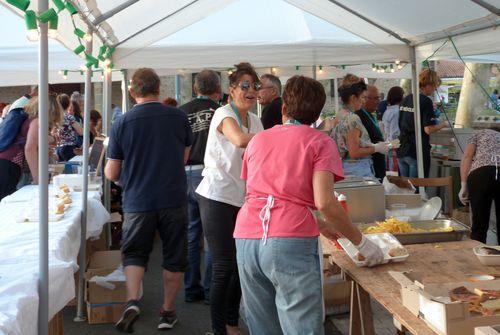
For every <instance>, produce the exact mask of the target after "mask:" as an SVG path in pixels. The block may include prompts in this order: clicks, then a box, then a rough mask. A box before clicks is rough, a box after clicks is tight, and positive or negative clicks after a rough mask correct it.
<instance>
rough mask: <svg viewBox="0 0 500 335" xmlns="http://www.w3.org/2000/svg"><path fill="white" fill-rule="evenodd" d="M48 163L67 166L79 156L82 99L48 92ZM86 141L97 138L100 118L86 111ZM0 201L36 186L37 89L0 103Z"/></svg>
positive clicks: (81, 132) (78, 95)
mask: <svg viewBox="0 0 500 335" xmlns="http://www.w3.org/2000/svg"><path fill="white" fill-rule="evenodd" d="M48 101H49V110H48V115H49V129H48V133H49V147H50V152H49V162H51V163H58V162H67V161H69V160H70V159H71V158H73V157H74V156H76V155H80V154H81V153H82V145H83V114H82V109H83V96H82V95H81V94H80V93H79V92H73V94H72V95H71V97H70V96H68V95H67V94H56V93H54V92H52V90H50V88H49V100H48ZM89 124H90V127H89V129H90V132H89V138H90V143H91V144H92V142H93V140H94V138H95V137H97V136H99V135H100V134H101V130H102V117H101V114H100V113H99V112H98V111H97V110H91V111H90V121H89ZM0 127H1V129H0V142H1V143H2V144H1V148H0V164H1V165H2V167H1V171H2V172H5V173H2V176H1V177H0V178H1V179H2V180H0V200H1V199H2V198H4V197H5V196H7V195H9V194H11V193H13V192H14V191H15V190H16V189H19V188H21V187H23V186H24V185H27V184H30V183H34V184H36V183H38V163H37V162H38V88H37V87H35V88H34V89H33V90H32V91H31V92H30V93H29V94H25V95H23V96H22V97H20V98H19V99H17V100H15V101H14V102H12V104H8V103H3V109H2V117H1V122H0Z"/></svg>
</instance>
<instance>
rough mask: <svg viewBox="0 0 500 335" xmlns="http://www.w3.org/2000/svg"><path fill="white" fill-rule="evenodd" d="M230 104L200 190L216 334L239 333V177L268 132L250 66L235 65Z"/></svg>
mask: <svg viewBox="0 0 500 335" xmlns="http://www.w3.org/2000/svg"><path fill="white" fill-rule="evenodd" d="M229 83H230V88H229V95H230V103H228V104H227V105H225V106H223V107H220V108H219V109H217V110H216V111H215V113H214V116H213V118H212V122H211V123H210V130H209V133H208V139H207V149H206V152H205V160H204V161H205V169H204V170H203V174H202V175H203V180H202V181H201V183H200V185H199V186H198V188H197V189H196V192H197V193H198V194H199V195H200V200H199V205H200V214H201V221H202V224H203V231H204V233H205V237H206V239H207V242H208V247H209V248H210V252H211V253H212V286H211V289H210V312H211V317H212V329H213V332H214V334H216V335H219V334H229V335H233V334H239V329H238V319H239V307H240V299H241V288H240V280H239V276H238V268H237V265H236V246H235V242H234V239H233V231H234V226H235V223H236V216H237V214H238V211H239V209H240V207H241V206H242V205H243V203H244V201H245V182H244V181H243V180H242V179H241V178H240V174H241V165H242V157H243V153H244V151H245V148H246V146H247V145H248V142H250V140H251V139H252V137H253V136H254V135H255V133H257V132H259V131H261V130H263V127H262V123H261V122H260V119H259V118H258V117H257V115H254V114H252V113H250V109H252V108H253V107H254V106H255V104H256V103H257V91H258V89H259V87H260V83H259V77H258V76H257V73H256V72H255V69H254V68H253V66H252V65H250V64H249V63H240V64H238V65H236V70H235V71H234V72H233V73H232V74H231V75H230V76H229Z"/></svg>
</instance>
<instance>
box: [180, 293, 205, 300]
mask: <svg viewBox="0 0 500 335" xmlns="http://www.w3.org/2000/svg"><path fill="white" fill-rule="evenodd" d="M204 299H205V293H203V292H198V293H196V294H190V295H185V298H184V301H185V302H197V301H202V300H204Z"/></svg>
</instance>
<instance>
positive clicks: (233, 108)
mask: <svg viewBox="0 0 500 335" xmlns="http://www.w3.org/2000/svg"><path fill="white" fill-rule="evenodd" d="M230 105H231V109H232V110H233V112H234V114H235V115H236V121H238V126H240V128H241V129H242V130H243V122H241V117H240V113H239V112H238V108H236V105H235V104H234V102H232V101H231V103H230ZM247 125H248V128H247V129H248V132H250V119H249V118H248V113H247Z"/></svg>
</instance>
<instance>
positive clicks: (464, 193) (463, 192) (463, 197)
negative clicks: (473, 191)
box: [458, 182, 469, 206]
mask: <svg viewBox="0 0 500 335" xmlns="http://www.w3.org/2000/svg"><path fill="white" fill-rule="evenodd" d="M461 185H462V187H461V188H460V192H458V198H459V199H460V202H461V203H462V204H464V205H465V206H467V204H468V203H469V191H468V190H467V183H466V182H461Z"/></svg>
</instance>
